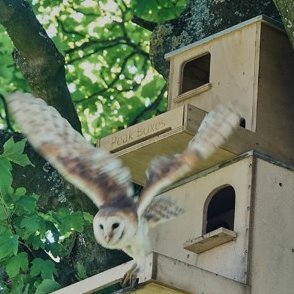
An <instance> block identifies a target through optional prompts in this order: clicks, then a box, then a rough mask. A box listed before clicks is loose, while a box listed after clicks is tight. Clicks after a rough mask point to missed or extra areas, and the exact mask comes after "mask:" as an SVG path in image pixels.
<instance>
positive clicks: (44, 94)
mask: <svg viewBox="0 0 294 294" xmlns="http://www.w3.org/2000/svg"><path fill="white" fill-rule="evenodd" d="M0 23H1V24H2V25H3V26H4V27H5V29H6V31H7V33H8V35H9V36H10V38H11V40H12V42H13V44H14V46H15V48H16V49H15V51H14V54H13V56H14V60H15V62H16V64H17V66H18V67H19V68H20V70H21V72H22V73H23V75H24V77H25V79H26V80H27V82H28V84H29V86H30V87H31V89H32V92H33V93H34V94H35V95H36V96H38V97H40V98H42V99H44V100H45V101H46V102H47V103H48V104H50V105H52V106H54V107H55V108H56V109H57V110H58V111H59V112H60V114H61V115H62V116H63V117H64V118H66V119H67V120H68V121H69V122H70V124H71V125H72V126H73V127H74V128H75V129H76V130H77V131H79V132H81V124H80V121H79V118H78V115H77V113H76V110H75V108H74V106H73V103H72V100H71V96H70V93H69V90H68V88H67V85H66V80H65V70H64V58H63V56H62V55H61V53H60V52H59V51H58V50H57V48H56V47H55V45H54V43H53V42H52V40H51V39H50V38H49V37H48V35H47V33H46V31H45V30H44V28H43V27H42V26H41V24H40V23H39V21H38V20H37V18H36V16H35V14H34V12H33V11H32V9H31V7H30V6H29V4H28V3H27V2H26V1H24V0H22V1H20V0H0Z"/></svg>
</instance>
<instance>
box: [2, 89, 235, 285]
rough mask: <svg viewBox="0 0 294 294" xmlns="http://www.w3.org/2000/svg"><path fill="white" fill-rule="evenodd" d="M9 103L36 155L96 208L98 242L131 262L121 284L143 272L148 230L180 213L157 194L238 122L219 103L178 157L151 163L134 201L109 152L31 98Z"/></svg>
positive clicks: (119, 166)
mask: <svg viewBox="0 0 294 294" xmlns="http://www.w3.org/2000/svg"><path fill="white" fill-rule="evenodd" d="M7 102H8V107H9V109H10V112H11V113H12V115H13V116H14V118H15V120H16V122H17V123H18V124H19V126H20V127H21V129H22V131H23V133H24V134H25V135H26V136H27V138H28V140H29V142H30V143H31V145H32V146H33V147H34V148H35V149H36V151H37V152H39V153H40V154H41V155H42V156H43V157H44V158H45V159H47V160H48V161H49V162H50V163H51V164H52V165H53V166H54V167H55V168H56V169H57V170H58V171H59V172H60V174H61V175H63V176H64V178H66V179H67V180H68V181H69V182H71V183H72V184H74V185H75V186H77V187H78V188H79V189H80V190H81V191H83V192H84V193H85V194H86V195H87V196H88V197H89V198H90V199H91V200H92V201H93V202H94V204H95V205H96V206H97V207H98V208H99V210H98V213H97V214H96V216H95V217H94V219H93V230H94V236H95V238H96V240H97V242H98V243H99V244H101V245H102V246H104V247H106V248H111V249H120V250H123V251H124V252H126V253H127V254H128V255H129V256H131V257H132V258H133V259H134V261H135V263H134V265H133V266H132V268H131V269H130V270H129V271H128V272H127V273H126V274H125V276H124V277H123V280H122V283H123V284H128V283H130V282H131V281H134V279H135V278H136V276H137V274H138V272H139V271H140V270H143V267H144V262H145V257H146V255H147V254H148V253H149V252H150V245H149V238H148V231H149V228H150V227H151V226H154V225H157V224H159V223H162V222H163V221H166V220H169V219H171V218H173V217H175V216H177V215H179V214H181V213H182V212H183V211H182V210H181V208H179V207H178V206H177V205H176V204H175V203H173V202H171V201H169V200H167V199H162V198H160V197H155V196H156V195H157V194H158V193H159V192H160V191H161V190H162V189H163V188H165V187H167V186H168V185H170V184H172V183H173V182H175V181H177V180H179V179H180V178H181V177H183V176H184V175H185V174H186V173H188V172H190V171H191V170H192V169H193V168H194V167H195V166H196V165H197V163H198V162H199V161H201V160H205V159H206V158H208V157H209V156H210V155H211V154H212V153H213V152H214V151H215V150H216V149H217V148H218V147H219V146H220V145H221V144H222V143H224V141H225V140H226V139H227V138H228V137H229V136H230V135H231V134H232V133H233V131H234V129H235V128H236V127H237V126H238V125H239V122H240V116H239V114H238V113H237V112H235V111H234V110H233V108H232V107H231V106H228V105H222V106H220V107H219V108H217V109H216V110H215V111H212V112H210V113H209V114H208V115H207V116H206V117H205V119H204V120H203V122H202V124H201V126H200V128H199V129H198V132H197V134H196V135H195V137H194V138H193V139H192V140H191V142H190V143H189V145H188V146H187V148H186V149H185V150H184V151H183V153H182V154H179V155H173V156H161V157H158V158H155V159H153V160H152V161H151V163H150V167H149V168H148V169H147V172H146V174H147V181H146V185H145V187H144V189H143V191H142V193H141V195H140V197H137V198H136V197H133V196H134V195H133V194H134V190H133V187H132V183H131V181H130V180H131V177H130V172H129V170H128V168H126V167H123V166H122V163H121V161H120V160H119V159H117V158H114V157H113V156H112V155H111V154H109V153H108V152H107V151H105V150H103V149H100V148H95V147H94V146H92V145H91V144H89V143H87V142H86V140H85V139H84V138H83V137H82V136H81V135H80V134H79V133H78V132H76V131H75V130H74V129H73V128H72V127H71V126H70V124H69V123H68V121H67V120H65V119H64V118H62V117H61V115H60V114H59V113H58V112H57V110H56V109H55V108H53V107H51V106H48V105H47V104H46V103H45V102H44V101H43V100H42V99H39V98H35V97H34V96H33V95H31V94H23V93H14V94H11V95H10V96H8V97H7Z"/></svg>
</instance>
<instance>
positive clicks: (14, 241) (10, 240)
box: [0, 234, 19, 259]
mask: <svg viewBox="0 0 294 294" xmlns="http://www.w3.org/2000/svg"><path fill="white" fill-rule="evenodd" d="M18 238H19V237H18V236H17V235H10V236H9V235H7V234H1V236H0V259H2V258H5V257H7V256H11V255H16V253H17V250H18Z"/></svg>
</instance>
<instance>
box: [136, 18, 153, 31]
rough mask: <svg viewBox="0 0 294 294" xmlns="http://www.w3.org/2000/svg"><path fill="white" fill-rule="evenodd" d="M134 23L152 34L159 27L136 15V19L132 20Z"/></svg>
mask: <svg viewBox="0 0 294 294" xmlns="http://www.w3.org/2000/svg"><path fill="white" fill-rule="evenodd" d="M132 22H133V23H134V24H136V25H138V26H140V27H142V28H143V29H146V30H148V31H150V32H152V31H153V30H154V29H155V27H156V26H157V23H155V22H151V21H148V20H145V19H142V18H140V17H138V16H136V15H134V17H133V18H132Z"/></svg>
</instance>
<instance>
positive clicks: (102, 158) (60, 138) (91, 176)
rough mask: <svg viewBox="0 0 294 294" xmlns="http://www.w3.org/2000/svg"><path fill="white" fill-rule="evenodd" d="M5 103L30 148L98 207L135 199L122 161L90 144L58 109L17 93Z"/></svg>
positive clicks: (27, 95) (32, 97)
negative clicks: (130, 198)
mask: <svg viewBox="0 0 294 294" xmlns="http://www.w3.org/2000/svg"><path fill="white" fill-rule="evenodd" d="M6 99H7V102H8V108H9V110H10V112H11V113H12V115H13V117H14V118H15V120H16V122H17V123H18V124H19V126H20V127H21V129H22V131H23V133H24V134H25V135H26V136H27V138H28V140H29V142H30V143H31V145H32V146H33V147H34V148H35V149H36V150H37V151H38V152H39V153H40V154H41V155H42V156H43V157H44V158H46V159H47V160H48V161H49V162H50V163H51V164H52V165H53V166H54V167H55V168H56V169H57V170H58V171H59V172H60V173H61V174H62V175H63V176H64V177H65V178H66V179H67V180H68V181H69V182H71V183H72V184H74V185H75V186H77V187H78V188H79V189H80V190H81V191H83V192H84V193H86V194H87V195H88V196H89V197H90V198H91V200H92V201H93V202H94V204H95V205H96V206H97V207H100V206H101V205H103V204H105V203H107V202H112V201H113V200H114V199H117V197H121V196H132V195H133V187H132V184H131V182H130V172H129V170H128V169H127V168H123V167H122V165H121V161H120V160H118V159H114V158H112V157H111V155H110V154H109V153H108V152H107V151H105V150H103V149H98V148H95V147H93V146H92V145H90V144H89V143H87V142H86V140H85V139H84V138H83V137H82V136H81V135H80V134H79V133H78V132H76V131H75V130H74V129H73V128H72V127H71V125H70V124H69V123H68V121H67V120H65V119H64V118H62V117H61V115H60V114H59V112H58V111H57V110H56V109H55V108H53V107H51V106H48V105H47V104H46V103H45V102H44V101H43V100H42V99H39V98H35V97H34V96H33V95H31V94H24V93H14V94H12V95H10V96H8V97H7V98H6Z"/></svg>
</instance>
